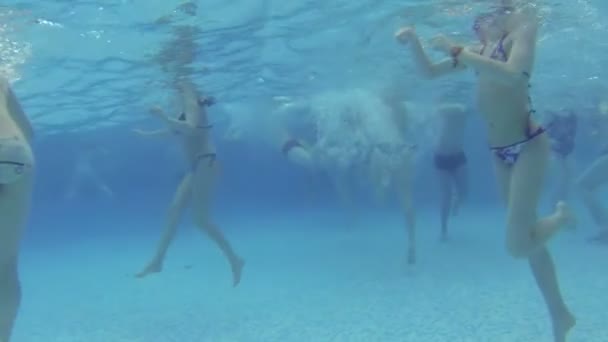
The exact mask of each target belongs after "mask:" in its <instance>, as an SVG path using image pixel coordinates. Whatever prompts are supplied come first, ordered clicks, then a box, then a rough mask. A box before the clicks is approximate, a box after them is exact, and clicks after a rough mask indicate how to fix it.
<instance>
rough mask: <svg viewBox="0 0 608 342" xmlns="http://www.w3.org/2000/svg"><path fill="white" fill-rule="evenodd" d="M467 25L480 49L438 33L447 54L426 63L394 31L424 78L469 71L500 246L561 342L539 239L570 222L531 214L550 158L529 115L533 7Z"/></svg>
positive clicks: (563, 312)
mask: <svg viewBox="0 0 608 342" xmlns="http://www.w3.org/2000/svg"><path fill="white" fill-rule="evenodd" d="M473 28H474V30H475V32H476V33H477V35H478V37H479V39H480V41H481V43H482V45H483V48H482V49H481V50H474V49H469V48H464V47H463V46H461V45H458V44H456V43H454V42H452V41H450V40H449V39H448V38H446V37H444V36H438V37H436V38H435V39H434V40H433V43H434V46H435V47H436V48H437V49H438V50H440V51H442V52H444V53H446V54H447V55H448V58H446V59H445V60H443V61H441V62H439V63H432V62H431V61H430V59H429V58H428V56H427V55H426V52H425V51H424V49H423V47H422V45H421V43H420V40H419V39H418V36H417V35H416V33H415V30H414V29H413V28H411V27H405V28H402V29H400V30H399V31H397V32H396V38H397V39H398V40H399V41H400V42H402V43H409V46H410V48H411V51H412V53H413V55H414V59H415V61H416V63H417V65H418V67H419V69H421V70H422V71H423V72H424V74H425V75H426V76H427V77H429V78H432V77H438V76H442V75H446V74H450V73H453V72H455V71H461V70H465V69H468V68H470V69H473V70H475V71H476V72H477V75H478V77H477V83H478V89H477V94H478V106H479V111H480V112H481V114H482V115H483V117H484V119H485V121H486V124H487V127H488V130H489V134H488V137H489V140H490V150H491V151H492V152H493V155H494V164H495V166H496V175H497V179H498V182H499V184H500V187H501V190H502V193H503V195H504V200H505V202H506V204H507V207H508V211H507V222H506V228H507V234H506V246H507V250H508V251H509V253H510V254H511V255H512V256H513V257H515V258H526V259H527V260H528V262H529V264H530V267H531V269H532V273H533V274H534V277H535V279H536V283H537V285H538V286H539V288H540V290H541V292H542V294H543V297H544V299H545V302H546V304H547V306H548V308H549V312H550V315H551V320H552V325H553V335H554V338H555V341H557V342H563V341H565V339H566V335H567V333H568V331H569V330H570V329H571V328H572V327H573V326H574V325H575V318H574V316H573V315H572V314H571V313H570V310H569V309H568V307H567V306H566V304H565V303H564V301H563V299H562V295H561V293H560V289H559V285H558V281H557V276H556V271H555V267H554V265H553V260H552V258H551V255H550V254H549V251H548V249H547V247H546V243H547V242H548V241H549V239H550V238H551V237H552V236H554V235H555V233H557V232H558V231H559V230H561V229H562V228H564V227H567V226H571V225H572V224H573V223H574V221H573V217H572V215H571V214H570V211H569V210H568V208H567V206H566V204H565V203H563V202H559V203H558V204H557V206H556V210H555V212H554V213H553V214H551V215H549V216H546V217H543V218H539V217H538V214H537V206H538V202H539V200H540V196H541V193H542V190H543V181H544V179H545V174H546V168H547V164H548V161H549V155H550V145H549V140H548V138H547V136H546V135H545V134H543V132H544V129H543V128H542V127H540V126H538V125H536V124H535V122H534V120H533V119H532V117H531V114H533V113H534V111H533V109H532V107H531V101H530V98H529V81H530V77H531V75H532V69H533V65H534V55H535V50H536V40H537V31H538V16H537V14H536V12H535V10H534V7H533V6H520V7H515V6H514V3H513V2H512V1H504V0H503V1H501V3H500V6H499V7H498V9H497V10H495V11H493V12H492V13H489V14H487V15H485V16H480V17H478V18H477V20H476V21H475V23H474V25H473Z"/></svg>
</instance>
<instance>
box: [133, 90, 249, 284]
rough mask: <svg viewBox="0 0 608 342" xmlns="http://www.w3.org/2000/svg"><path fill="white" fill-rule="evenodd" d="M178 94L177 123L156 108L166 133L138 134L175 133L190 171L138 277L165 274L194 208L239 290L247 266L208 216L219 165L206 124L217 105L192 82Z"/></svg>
mask: <svg viewBox="0 0 608 342" xmlns="http://www.w3.org/2000/svg"><path fill="white" fill-rule="evenodd" d="M178 90H179V92H180V95H181V98H182V104H183V107H184V112H183V114H182V115H181V116H180V117H178V118H177V119H174V118H171V117H169V116H168V115H166V114H165V113H164V112H163V111H162V110H161V109H159V108H154V109H153V110H152V114H153V115H155V116H156V117H158V118H159V119H161V120H162V121H164V122H165V123H166V125H167V129H164V130H160V131H152V132H144V131H138V133H139V134H143V135H158V134H170V133H173V134H175V135H177V136H179V137H181V138H182V142H183V146H184V152H185V154H186V158H187V160H188V162H189V165H190V168H189V170H188V171H187V172H186V175H185V176H184V178H183V180H182V182H181V183H180V185H179V187H178V188H177V191H176V193H175V196H174V198H173V202H172V203H171V206H170V208H169V216H168V219H167V224H166V227H165V230H164V232H163V235H162V237H161V240H160V242H159V245H158V247H157V249H156V253H155V254H154V257H153V258H152V260H150V262H149V263H148V264H147V265H146V267H145V268H144V269H143V270H142V271H141V272H140V273H138V274H137V275H136V276H137V277H139V278H141V277H145V276H147V275H148V274H150V273H157V272H160V271H162V266H163V261H164V259H165V255H166V253H167V250H168V249H169V245H170V244H171V242H172V241H173V238H174V236H175V233H176V232H177V226H178V223H179V219H180V217H181V214H182V213H183V211H184V210H185V208H186V206H187V205H188V204H192V206H193V213H194V221H195V224H196V225H197V226H198V227H199V228H200V229H201V230H202V231H203V232H205V233H206V234H207V236H209V237H210V238H211V239H212V240H213V241H214V242H215V243H216V244H217V245H218V247H219V248H220V250H221V251H222V252H223V253H224V255H225V256H226V258H227V259H228V262H229V264H230V268H231V270H232V284H233V286H237V285H238V284H239V283H240V281H241V271H242V269H243V266H244V264H245V262H244V261H243V259H242V258H241V257H239V256H238V255H237V254H236V253H235V252H234V250H233V249H232V246H231V244H230V243H229V242H228V240H227V239H226V238H225V237H224V235H223V234H222V232H221V231H220V230H219V229H218V227H217V226H216V225H215V224H214V223H213V222H212V221H211V218H210V213H209V206H210V201H211V191H212V188H213V183H214V180H215V176H216V172H217V165H216V163H215V159H216V153H215V148H214V146H213V144H212V143H211V140H210V137H209V134H210V133H209V129H210V128H211V125H209V123H208V120H207V108H206V107H208V106H211V105H213V103H214V101H213V98H211V97H202V96H200V95H199V94H198V92H197V91H196V89H195V86H194V85H193V84H192V83H191V82H190V81H183V83H181V84H180V87H179V88H178Z"/></svg>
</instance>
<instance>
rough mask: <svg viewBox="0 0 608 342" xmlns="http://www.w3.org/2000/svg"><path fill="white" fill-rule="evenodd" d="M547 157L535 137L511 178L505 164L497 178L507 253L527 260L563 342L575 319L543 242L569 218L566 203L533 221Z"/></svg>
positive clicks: (542, 139)
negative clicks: (506, 209) (505, 205)
mask: <svg viewBox="0 0 608 342" xmlns="http://www.w3.org/2000/svg"><path fill="white" fill-rule="evenodd" d="M548 156H549V149H548V142H547V141H546V137H544V136H540V137H537V138H536V139H534V140H532V141H531V142H530V143H529V144H528V145H527V146H526V148H525V149H524V150H523V151H522V153H521V155H520V157H519V159H518V161H517V163H516V165H514V166H513V169H512V172H511V175H510V176H509V175H508V174H507V173H506V172H505V171H506V168H505V167H504V165H499V166H498V168H499V169H500V172H499V173H498V175H499V181H500V182H501V185H502V186H503V189H506V194H507V198H508V206H509V213H508V227H507V229H508V231H507V246H508V249H509V252H510V253H511V255H513V256H514V257H525V256H527V257H528V261H529V264H530V267H531V269H532V273H533V274H534V277H535V279H536V283H537V285H538V287H539V288H540V290H541V292H542V294H543V297H544V300H545V303H546V305H547V307H548V309H549V312H550V313H551V321H552V326H553V334H554V339H555V341H556V342H564V341H565V338H566V335H567V333H568V331H569V330H570V329H571V328H572V327H573V326H574V324H575V319H574V317H573V316H572V314H571V313H570V311H569V310H568V308H567V307H566V305H565V303H564V301H563V299H562V296H561V293H560V291H559V285H558V281H557V276H556V272H555V267H554V265H553V261H552V260H551V256H550V254H549V252H548V250H547V248H546V247H545V245H544V243H545V242H546V241H547V240H548V239H549V237H550V236H551V235H553V233H555V231H557V229H558V228H559V227H561V226H563V225H564V224H565V223H566V222H567V221H568V220H570V219H572V218H571V217H569V215H568V214H567V213H566V208H565V204H563V203H561V204H558V210H557V212H556V213H555V214H553V215H552V216H550V217H547V218H545V219H541V220H537V219H536V210H537V204H538V200H539V199H540V193H541V191H542V188H543V185H542V183H543V181H544V176H545V175H544V172H545V171H546V166H547V162H548ZM497 163H501V161H497Z"/></svg>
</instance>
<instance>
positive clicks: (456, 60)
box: [450, 45, 464, 68]
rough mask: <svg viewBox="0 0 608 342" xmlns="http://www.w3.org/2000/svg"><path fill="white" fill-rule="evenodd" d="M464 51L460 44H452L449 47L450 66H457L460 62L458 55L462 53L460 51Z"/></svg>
mask: <svg viewBox="0 0 608 342" xmlns="http://www.w3.org/2000/svg"><path fill="white" fill-rule="evenodd" d="M463 51H464V48H463V47H462V46H458V45H456V46H453V47H452V48H451V49H450V56H451V57H452V66H453V67H454V68H455V67H457V66H458V64H460V56H461V55H462V52H463Z"/></svg>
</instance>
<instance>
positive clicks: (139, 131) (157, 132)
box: [133, 128, 171, 137]
mask: <svg viewBox="0 0 608 342" xmlns="http://www.w3.org/2000/svg"><path fill="white" fill-rule="evenodd" d="M133 133H135V134H137V135H141V136H148V137H153V136H154V137H157V136H167V135H169V134H170V133H171V131H169V130H168V129H166V128H165V129H157V130H152V131H145V130H142V129H137V128H136V129H134V130H133Z"/></svg>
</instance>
